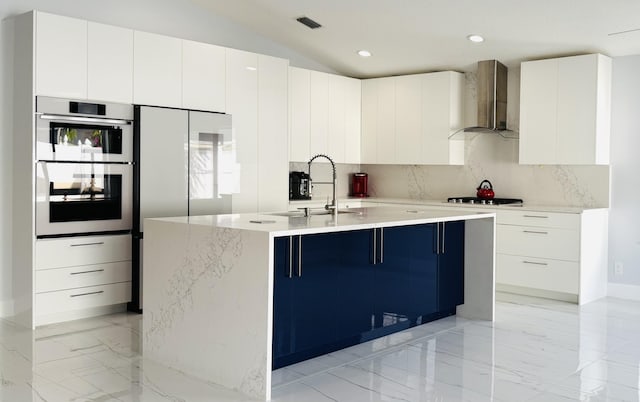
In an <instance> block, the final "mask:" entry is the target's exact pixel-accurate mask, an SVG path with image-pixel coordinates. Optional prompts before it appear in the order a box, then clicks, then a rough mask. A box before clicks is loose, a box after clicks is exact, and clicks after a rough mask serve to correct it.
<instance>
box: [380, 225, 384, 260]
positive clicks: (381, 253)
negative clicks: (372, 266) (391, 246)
mask: <svg viewBox="0 0 640 402" xmlns="http://www.w3.org/2000/svg"><path fill="white" fill-rule="evenodd" d="M382 263H384V228H380V264H382Z"/></svg>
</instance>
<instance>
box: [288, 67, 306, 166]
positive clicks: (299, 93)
mask: <svg viewBox="0 0 640 402" xmlns="http://www.w3.org/2000/svg"><path fill="white" fill-rule="evenodd" d="M310 132H311V71H310V70H305V69H303V68H296V67H289V160H290V161H296V162H306V161H308V160H309V159H310V156H309V139H310Z"/></svg>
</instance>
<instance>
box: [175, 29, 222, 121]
mask: <svg viewBox="0 0 640 402" xmlns="http://www.w3.org/2000/svg"><path fill="white" fill-rule="evenodd" d="M225 70H226V66H225V48H223V47H220V46H215V45H210V44H208V43H200V42H193V41H189V40H183V41H182V107H183V108H185V109H195V110H209V111H213V112H221V113H224V112H225V102H226V96H225V89H226V83H225Z"/></svg>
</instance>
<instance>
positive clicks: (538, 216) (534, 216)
mask: <svg viewBox="0 0 640 402" xmlns="http://www.w3.org/2000/svg"><path fill="white" fill-rule="evenodd" d="M523 216H524V217H525V218H544V219H546V218H548V216H545V215H523Z"/></svg>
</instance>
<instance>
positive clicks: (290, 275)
mask: <svg viewBox="0 0 640 402" xmlns="http://www.w3.org/2000/svg"><path fill="white" fill-rule="evenodd" d="M289 278H293V236H289Z"/></svg>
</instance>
